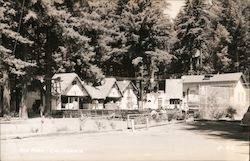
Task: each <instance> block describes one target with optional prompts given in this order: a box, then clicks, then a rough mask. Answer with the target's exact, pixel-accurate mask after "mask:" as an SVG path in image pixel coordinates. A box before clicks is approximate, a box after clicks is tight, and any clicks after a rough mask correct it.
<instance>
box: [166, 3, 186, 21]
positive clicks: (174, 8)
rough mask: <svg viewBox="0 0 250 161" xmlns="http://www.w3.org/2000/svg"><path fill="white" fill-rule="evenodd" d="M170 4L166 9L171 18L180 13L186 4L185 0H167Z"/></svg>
mask: <svg viewBox="0 0 250 161" xmlns="http://www.w3.org/2000/svg"><path fill="white" fill-rule="evenodd" d="M166 1H167V2H168V3H169V4H170V6H169V7H168V8H167V9H166V10H165V13H167V14H168V15H169V16H170V18H172V19H174V18H175V17H176V16H177V14H178V13H179V11H180V9H181V7H182V6H183V5H184V3H185V0H166Z"/></svg>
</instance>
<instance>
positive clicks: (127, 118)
mask: <svg viewBox="0 0 250 161" xmlns="http://www.w3.org/2000/svg"><path fill="white" fill-rule="evenodd" d="M129 122H130V120H129V115H127V129H128V128H129Z"/></svg>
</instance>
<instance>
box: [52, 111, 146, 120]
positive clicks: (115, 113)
mask: <svg viewBox="0 0 250 161" xmlns="http://www.w3.org/2000/svg"><path fill="white" fill-rule="evenodd" d="M145 113H148V111H147V110H109V109H96V110H88V109H79V110H52V117H54V118H62V117H66V118H67V117H70V118H71V117H72V118H79V117H81V116H82V115H84V116H88V117H97V116H106V117H113V118H121V119H124V120H125V119H127V115H129V114H145Z"/></svg>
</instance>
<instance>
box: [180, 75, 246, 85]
mask: <svg viewBox="0 0 250 161" xmlns="http://www.w3.org/2000/svg"><path fill="white" fill-rule="evenodd" d="M242 77H243V74H242V73H226V74H214V75H185V76H182V77H181V79H182V81H183V83H203V82H204V83H205V82H236V81H239V80H240V79H241V78H242Z"/></svg>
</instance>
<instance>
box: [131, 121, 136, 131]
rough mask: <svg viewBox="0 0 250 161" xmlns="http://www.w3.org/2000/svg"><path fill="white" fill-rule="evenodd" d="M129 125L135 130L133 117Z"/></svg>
mask: <svg viewBox="0 0 250 161" xmlns="http://www.w3.org/2000/svg"><path fill="white" fill-rule="evenodd" d="M131 126H132V132H134V131H135V121H134V119H131Z"/></svg>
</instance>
